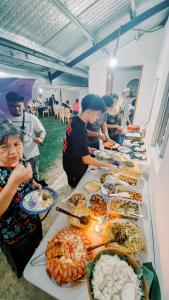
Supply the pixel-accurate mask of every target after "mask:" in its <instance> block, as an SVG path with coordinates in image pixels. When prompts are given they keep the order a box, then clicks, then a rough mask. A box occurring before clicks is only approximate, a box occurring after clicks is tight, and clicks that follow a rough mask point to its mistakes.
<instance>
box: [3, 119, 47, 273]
mask: <svg viewBox="0 0 169 300" xmlns="http://www.w3.org/2000/svg"><path fill="white" fill-rule="evenodd" d="M22 156H23V137H22V134H19V132H18V130H16V128H15V127H13V126H11V125H10V126H9V125H7V124H0V247H1V249H2V252H3V253H4V254H5V256H6V259H7V261H8V263H9V265H10V267H11V269H12V270H13V271H14V272H15V273H16V275H17V277H18V278H19V277H21V276H22V272H23V270H24V268H25V266H26V264H27V263H28V261H29V259H30V258H31V256H32V255H33V253H34V251H35V249H36V247H37V246H38V245H39V242H40V241H41V239H42V225H41V221H40V219H39V216H38V215H28V214H27V213H25V212H24V211H23V210H22V209H21V208H20V201H21V198H22V197H23V196H24V195H25V194H26V193H28V192H29V191H30V190H31V189H32V188H33V189H37V188H38V189H39V188H41V185H40V184H38V183H36V182H34V181H33V180H32V168H31V165H30V164H29V163H28V164H27V165H26V166H24V165H23V164H22V163H21V159H22Z"/></svg>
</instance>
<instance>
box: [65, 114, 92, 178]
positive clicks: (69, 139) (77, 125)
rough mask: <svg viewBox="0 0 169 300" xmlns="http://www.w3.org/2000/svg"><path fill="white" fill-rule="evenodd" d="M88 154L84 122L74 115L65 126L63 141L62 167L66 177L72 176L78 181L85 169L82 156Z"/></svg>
mask: <svg viewBox="0 0 169 300" xmlns="http://www.w3.org/2000/svg"><path fill="white" fill-rule="evenodd" d="M88 154H89V151H88V147H87V143H86V124H85V123H84V122H83V121H82V120H81V119H80V118H79V116H75V117H73V118H72V120H71V121H70V122H69V124H68V126H67V129H66V134H65V138H64V143H63V168H64V170H65V172H66V173H67V176H68V179H69V178H70V177H72V178H75V179H76V182H77V181H80V179H81V177H82V176H83V175H84V173H85V171H86V169H87V165H85V164H84V163H83V161H82V157H83V156H85V155H88Z"/></svg>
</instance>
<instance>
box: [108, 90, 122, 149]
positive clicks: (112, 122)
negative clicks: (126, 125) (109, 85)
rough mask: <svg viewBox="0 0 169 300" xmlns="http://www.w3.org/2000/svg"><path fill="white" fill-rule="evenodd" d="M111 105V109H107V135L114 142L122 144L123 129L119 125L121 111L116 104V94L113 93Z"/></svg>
mask: <svg viewBox="0 0 169 300" xmlns="http://www.w3.org/2000/svg"><path fill="white" fill-rule="evenodd" d="M112 97H113V105H112V107H111V109H109V110H108V114H107V129H108V133H109V137H110V138H111V139H112V140H113V141H115V142H116V143H119V144H121V145H122V144H123V141H124V135H123V133H124V131H123V127H122V126H121V123H122V120H121V111H120V106H119V105H118V98H119V97H118V95H117V94H113V95H112Z"/></svg>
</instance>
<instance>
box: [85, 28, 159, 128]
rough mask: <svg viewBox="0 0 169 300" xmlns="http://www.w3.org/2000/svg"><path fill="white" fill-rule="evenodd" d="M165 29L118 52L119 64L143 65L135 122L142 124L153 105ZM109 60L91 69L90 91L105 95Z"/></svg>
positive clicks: (148, 35)
mask: <svg viewBox="0 0 169 300" xmlns="http://www.w3.org/2000/svg"><path fill="white" fill-rule="evenodd" d="M162 37H163V29H161V30H158V31H156V32H153V33H151V34H150V33H149V34H145V35H143V36H142V37H141V38H140V39H139V40H138V41H135V40H134V41H132V42H131V43H129V44H128V45H126V46H124V47H123V48H120V49H119V50H118V52H117V60H118V65H119V66H120V67H123V66H138V65H142V66H143V72H142V77H141V82H140V90H139V95H138V102H137V108H136V115H135V123H138V124H142V123H144V122H145V120H146V119H147V117H148V113H149V110H150V107H151V99H152V97H151V96H152V86H153V81H154V76H155V71H156V68H157V62H158V58H159V53H160V48H161V41H162ZM107 66H108V60H102V61H99V62H98V63H96V64H94V65H92V66H91V67H90V69H89V92H94V93H96V94H99V95H104V94H105V91H106V76H107Z"/></svg>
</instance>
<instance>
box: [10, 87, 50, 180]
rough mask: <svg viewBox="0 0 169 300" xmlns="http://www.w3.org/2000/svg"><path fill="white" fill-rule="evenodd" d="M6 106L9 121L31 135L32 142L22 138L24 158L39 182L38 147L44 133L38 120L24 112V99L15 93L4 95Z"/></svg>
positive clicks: (28, 138)
mask: <svg viewBox="0 0 169 300" xmlns="http://www.w3.org/2000/svg"><path fill="white" fill-rule="evenodd" d="M6 100H7V105H8V108H9V111H10V117H9V118H10V120H11V121H12V122H13V123H14V125H15V126H17V128H19V129H22V130H24V131H25V132H26V133H27V134H29V135H31V136H32V138H33V140H32V139H31V138H30V137H29V136H27V135H26V134H25V136H24V158H25V159H26V160H27V161H28V162H30V164H31V165H32V170H33V177H34V178H35V179H36V180H39V170H38V168H39V149H38V145H39V144H41V143H43V140H44V138H45V136H46V131H45V129H44V127H43V125H42V123H41V122H40V120H39V119H38V118H37V117H36V116H34V115H32V114H30V113H27V112H25V111H24V102H23V101H24V99H23V97H22V96H20V95H19V94H17V93H15V92H9V93H8V94H7V95H6Z"/></svg>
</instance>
